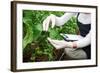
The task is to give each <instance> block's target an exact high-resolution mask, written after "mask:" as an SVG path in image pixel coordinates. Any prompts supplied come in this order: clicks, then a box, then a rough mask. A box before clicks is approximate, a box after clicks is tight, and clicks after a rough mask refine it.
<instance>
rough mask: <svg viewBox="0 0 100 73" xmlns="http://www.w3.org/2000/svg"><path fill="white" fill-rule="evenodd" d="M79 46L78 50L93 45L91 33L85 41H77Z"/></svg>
mask: <svg viewBox="0 0 100 73" xmlns="http://www.w3.org/2000/svg"><path fill="white" fill-rule="evenodd" d="M75 43H76V44H77V48H83V47H86V46H88V45H90V44H91V31H90V32H89V33H88V34H87V35H86V37H84V38H83V39H81V40H79V41H75Z"/></svg>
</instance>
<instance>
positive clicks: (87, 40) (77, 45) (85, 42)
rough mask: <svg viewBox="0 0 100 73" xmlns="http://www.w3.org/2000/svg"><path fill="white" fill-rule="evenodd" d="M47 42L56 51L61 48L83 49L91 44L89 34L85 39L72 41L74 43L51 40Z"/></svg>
mask: <svg viewBox="0 0 100 73" xmlns="http://www.w3.org/2000/svg"><path fill="white" fill-rule="evenodd" d="M48 40H49V42H50V43H51V44H52V45H53V46H54V47H55V48H56V49H61V48H73V49H77V48H83V47H86V46H88V45H89V44H90V43H91V32H89V33H88V34H87V35H86V37H84V38H83V39H81V40H78V41H74V42H67V41H64V40H53V39H51V38H48Z"/></svg>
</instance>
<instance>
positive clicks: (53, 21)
mask: <svg viewBox="0 0 100 73" xmlns="http://www.w3.org/2000/svg"><path fill="white" fill-rule="evenodd" d="M55 24H56V16H55V15H53V14H51V15H50V16H48V17H47V18H46V19H45V20H44V21H43V30H44V31H48V28H49V26H50V25H51V27H52V28H53V27H54V26H55Z"/></svg>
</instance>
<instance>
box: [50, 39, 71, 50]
mask: <svg viewBox="0 0 100 73" xmlns="http://www.w3.org/2000/svg"><path fill="white" fill-rule="evenodd" d="M48 41H49V42H50V43H51V44H52V45H53V46H54V47H55V48H56V49H61V48H72V47H73V43H72V42H67V41H64V40H53V39H51V38H48Z"/></svg>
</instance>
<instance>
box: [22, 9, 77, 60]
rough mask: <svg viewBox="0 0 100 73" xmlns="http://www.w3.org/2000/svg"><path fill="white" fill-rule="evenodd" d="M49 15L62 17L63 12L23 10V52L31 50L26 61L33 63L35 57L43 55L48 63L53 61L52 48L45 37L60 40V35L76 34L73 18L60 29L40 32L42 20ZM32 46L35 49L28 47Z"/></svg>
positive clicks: (55, 28)
mask: <svg viewBox="0 0 100 73" xmlns="http://www.w3.org/2000/svg"><path fill="white" fill-rule="evenodd" d="M50 14H54V15H56V16H62V15H63V14H64V12H58V11H38V10H23V51H24V52H26V51H28V52H27V53H29V49H32V50H31V51H30V52H32V53H31V56H30V59H29V60H28V61H31V60H32V61H35V59H36V57H39V56H43V55H45V56H46V57H47V59H48V60H49V61H50V60H54V47H53V46H52V45H51V44H50V43H49V42H48V40H47V37H50V38H52V39H58V40H62V39H63V38H62V37H61V36H60V33H72V34H76V28H77V24H76V18H74V17H73V18H71V20H69V21H68V22H67V23H65V25H63V26H61V27H57V26H56V27H54V28H53V29H52V28H49V30H48V32H44V31H42V23H43V20H44V19H45V18H46V17H47V16H49V15H50ZM77 29H78V28H77ZM32 44H34V46H36V47H30V46H31V45H32ZM23 55H25V54H23Z"/></svg>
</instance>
